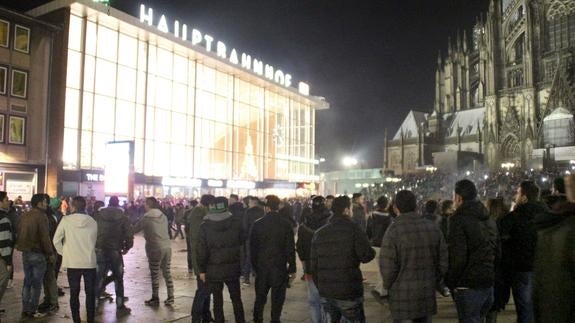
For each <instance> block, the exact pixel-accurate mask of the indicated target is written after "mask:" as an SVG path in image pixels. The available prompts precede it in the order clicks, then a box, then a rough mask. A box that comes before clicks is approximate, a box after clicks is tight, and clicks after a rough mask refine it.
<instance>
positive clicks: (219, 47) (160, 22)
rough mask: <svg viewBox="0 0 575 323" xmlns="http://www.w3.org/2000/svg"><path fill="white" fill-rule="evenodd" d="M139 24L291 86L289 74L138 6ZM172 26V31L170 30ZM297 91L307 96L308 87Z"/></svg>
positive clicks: (271, 79)
mask: <svg viewBox="0 0 575 323" xmlns="http://www.w3.org/2000/svg"><path fill="white" fill-rule="evenodd" d="M140 22H142V23H145V24H148V26H154V27H156V28H157V29H158V30H160V31H161V32H164V33H172V34H173V35H174V36H175V37H177V38H180V39H182V40H184V41H190V42H191V43H192V45H196V46H202V47H203V48H204V49H205V50H206V51H207V52H211V53H215V54H216V56H217V57H219V58H221V59H224V60H227V61H229V62H230V63H232V64H234V65H238V66H241V67H242V68H243V69H245V70H248V71H250V72H253V73H255V74H257V75H259V76H262V77H264V78H266V79H268V80H270V81H272V82H275V83H277V84H279V85H282V86H285V87H291V86H292V76H291V74H288V73H285V72H283V71H282V70H280V69H276V68H274V67H273V66H272V65H269V64H264V62H263V61H262V60H260V59H257V58H255V57H254V58H252V56H251V55H249V54H246V53H243V52H242V53H241V54H240V53H239V52H238V51H237V50H236V49H235V48H230V47H228V46H226V44H225V43H224V42H222V41H219V40H216V39H214V37H212V36H210V35H208V34H206V33H202V32H201V31H199V30H198V29H195V28H192V29H191V30H190V29H188V25H186V24H184V23H180V22H179V21H178V20H174V22H173V23H171V24H170V23H168V20H167V19H166V16H165V15H163V14H162V15H160V16H159V17H158V18H157V19H155V17H154V10H153V9H152V8H146V6H145V5H143V4H142V5H140ZM170 26H172V29H170ZM298 91H299V93H300V94H303V95H309V85H308V84H306V83H304V82H299V84H298Z"/></svg>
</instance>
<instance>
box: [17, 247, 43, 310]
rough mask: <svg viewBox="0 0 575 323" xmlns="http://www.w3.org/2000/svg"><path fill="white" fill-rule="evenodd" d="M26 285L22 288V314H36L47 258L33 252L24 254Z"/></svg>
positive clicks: (23, 263)
mask: <svg viewBox="0 0 575 323" xmlns="http://www.w3.org/2000/svg"><path fill="white" fill-rule="evenodd" d="M22 265H23V267H24V285H23V286H22V312H25V313H34V312H36V311H37V310H38V302H39V301H40V292H41V291H42V281H43V280H44V273H45V272H46V257H45V256H44V254H42V253H39V252H33V251H24V252H22Z"/></svg>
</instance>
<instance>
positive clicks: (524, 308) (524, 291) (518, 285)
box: [511, 272, 535, 323]
mask: <svg viewBox="0 0 575 323" xmlns="http://www.w3.org/2000/svg"><path fill="white" fill-rule="evenodd" d="M511 290H512V291H513V300H514V301H515V309H516V311H517V322H518V323H533V320H534V316H535V315H534V312H533V273H532V272H521V273H520V272H516V273H513V274H511Z"/></svg>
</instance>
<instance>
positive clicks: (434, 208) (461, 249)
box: [0, 172, 575, 323]
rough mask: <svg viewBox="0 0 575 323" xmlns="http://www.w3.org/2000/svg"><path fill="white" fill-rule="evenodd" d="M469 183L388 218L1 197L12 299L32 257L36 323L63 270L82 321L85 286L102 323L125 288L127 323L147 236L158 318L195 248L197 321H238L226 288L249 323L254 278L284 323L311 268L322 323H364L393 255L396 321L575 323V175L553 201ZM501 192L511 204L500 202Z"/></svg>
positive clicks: (253, 206) (295, 205) (392, 200)
mask: <svg viewBox="0 0 575 323" xmlns="http://www.w3.org/2000/svg"><path fill="white" fill-rule="evenodd" d="M466 175H467V177H468V178H466V179H456V180H455V181H453V186H452V187H451V188H450V189H448V188H447V187H446V184H445V183H446V182H447V183H449V182H452V181H451V179H450V180H448V179H447V177H445V176H444V175H441V174H437V173H436V174H435V175H433V176H431V177H430V178H423V179H422V178H418V177H417V176H411V177H409V178H407V177H406V178H405V179H404V181H405V182H404V184H403V186H402V187H401V189H398V190H395V191H394V192H393V194H392V195H388V196H386V195H387V194H382V195H381V196H380V197H379V198H378V199H377V203H376V204H375V205H371V203H369V202H366V200H365V196H364V195H363V194H361V193H356V194H353V196H352V197H351V198H350V197H348V196H338V197H334V196H326V197H323V196H312V197H311V198H310V199H307V200H297V199H293V200H281V199H279V198H278V197H277V196H274V195H268V196H266V197H265V198H258V197H255V196H248V197H245V198H244V199H240V198H239V197H238V196H237V195H234V194H232V195H231V196H229V198H228V197H223V196H218V197H215V196H212V195H209V194H206V195H203V196H202V197H201V198H200V199H199V201H196V200H188V201H186V200H174V199H164V200H158V199H156V198H154V197H148V198H146V199H145V200H142V201H136V202H131V203H130V204H124V205H120V200H119V199H118V197H116V196H112V197H110V199H109V201H108V205H107V206H105V205H104V203H103V202H100V201H93V200H90V199H85V198H84V197H81V196H77V197H74V198H72V199H64V198H62V199H58V198H50V197H49V196H48V195H46V194H35V195H34V196H32V199H31V201H30V206H29V207H21V208H17V207H16V206H17V205H18V204H20V201H18V199H16V201H15V202H17V203H13V202H11V201H10V199H9V197H8V196H7V194H6V192H0V256H1V260H0V301H1V300H2V296H3V294H4V292H5V290H6V288H8V287H10V285H11V278H12V274H13V270H12V269H13V266H12V259H13V250H14V249H17V250H19V251H20V252H22V263H23V271H24V277H25V278H24V283H23V287H22V317H23V318H25V319H32V318H39V317H43V316H45V315H47V314H50V313H52V312H55V311H58V310H59V305H58V297H59V296H62V294H63V292H62V291H61V290H59V288H58V286H57V276H58V274H59V272H60V269H61V268H66V274H67V278H68V282H69V286H70V291H69V293H70V295H69V296H70V308H71V312H72V318H73V320H74V322H80V321H81V318H80V302H79V294H80V291H81V281H82V280H84V289H85V294H86V302H85V306H86V313H87V321H88V322H94V316H95V312H96V308H97V304H98V303H99V301H102V300H105V299H112V294H109V293H108V292H107V291H106V286H107V285H108V284H110V283H112V282H113V283H114V287H115V293H114V296H115V303H116V314H117V316H118V317H120V316H126V315H130V313H131V309H130V308H128V307H127V306H126V304H125V301H126V297H125V296H124V280H123V278H124V261H123V255H125V254H126V253H127V252H128V251H129V250H130V249H131V248H132V247H133V244H134V234H135V233H137V232H140V231H142V232H143V237H144V239H145V252H146V256H147V259H148V264H149V270H150V278H151V279H150V280H151V287H152V288H151V298H150V299H148V300H146V301H145V304H146V305H148V306H153V307H155V306H159V305H160V303H161V300H160V297H159V295H160V293H159V286H160V279H161V278H163V279H164V281H165V286H166V289H167V298H166V299H165V300H163V304H164V305H165V306H172V305H173V304H174V297H175V295H174V283H173V280H172V276H171V271H170V267H171V258H172V244H171V240H172V239H176V238H177V237H178V236H179V237H180V238H182V239H184V238H185V239H186V245H187V264H188V271H189V273H190V274H191V275H193V277H195V278H196V281H197V289H196V292H195V297H194V300H193V304H191V320H192V322H194V323H196V322H198V323H199V322H224V321H225V317H224V311H223V288H224V286H226V287H227V289H228V292H229V294H230V299H231V301H232V305H233V313H234V319H235V321H236V322H245V321H246V314H245V311H244V304H243V302H242V295H241V284H244V285H246V286H250V285H251V283H252V279H253V278H255V281H254V291H255V303H254V306H253V321H254V322H256V323H259V322H263V321H264V317H263V316H264V308H265V305H266V302H267V298H268V294H269V293H270V292H271V322H280V321H281V312H282V308H283V304H284V302H285V299H286V292H287V289H288V288H289V287H290V285H291V284H292V282H293V279H295V278H296V256H297V257H298V258H299V260H300V261H301V263H302V265H303V274H302V275H301V276H300V279H302V280H303V281H305V283H306V286H307V291H308V303H309V308H310V318H311V321H312V322H314V323H318V322H365V320H366V319H365V313H364V308H363V302H364V298H363V297H364V278H363V275H362V272H361V270H360V264H362V263H368V262H370V261H372V260H374V259H375V257H376V255H377V252H376V251H377V250H378V249H379V258H378V260H377V261H378V263H379V269H380V274H381V275H380V280H379V283H378V284H377V285H376V286H375V287H374V288H373V290H372V291H371V293H372V294H373V295H374V297H376V299H377V300H378V301H379V302H381V303H388V304H389V308H390V311H391V316H392V318H393V320H394V322H404V321H412V322H431V320H432V317H433V315H435V314H436V313H437V302H436V299H437V297H439V296H443V297H448V296H451V297H452V298H453V301H454V303H455V305H456V309H457V314H458V317H459V320H460V322H483V321H484V320H487V321H488V322H496V320H497V314H498V313H499V312H501V311H502V310H503V309H505V306H506V305H507V304H508V303H509V300H510V297H511V296H512V297H513V300H514V304H515V310H516V312H517V321H518V322H550V323H551V322H553V323H555V322H572V320H573V317H575V316H574V315H575V302H573V301H572V300H573V299H575V271H574V268H575V254H574V253H573V250H575V175H569V176H567V177H566V179H567V180H566V181H565V180H564V178H563V177H561V176H557V177H556V178H555V179H554V180H552V179H551V177H550V176H552V174H545V175H544V176H547V177H548V178H550V180H549V182H550V183H551V184H552V189H551V190H550V191H544V192H542V191H541V190H540V188H539V186H538V184H537V182H536V181H534V179H535V177H537V179H539V180H540V179H541V177H540V176H541V175H540V174H537V175H536V176H535V175H533V174H532V173H531V175H529V172H528V173H523V175H521V173H507V174H505V178H503V179H501V178H502V177H503V176H493V178H494V180H492V181H491V182H490V181H488V178H489V176H484V177H482V178H483V180H482V181H481V182H480V183H477V184H476V183H474V181H472V180H470V179H469V177H470V176H469V175H470V174H466ZM521 176H523V179H520V178H521ZM502 181H505V183H506V184H504V185H503V186H504V187H505V190H501V187H502V184H501V182H502ZM430 183H442V184H441V185H442V187H443V190H444V191H445V190H450V191H451V198H450V199H447V198H442V199H439V198H436V197H435V195H433V194H432V193H431V192H432V191H430V189H431V187H433V185H432V184H430ZM494 183H495V184H494ZM566 184H567V185H566ZM405 185H408V186H407V187H406V186H405ZM493 187H498V189H500V191H501V193H500V194H497V193H495V194H491V193H486V192H491V190H492V189H493ZM511 191H514V194H513V197H512V198H509V195H510V194H511V193H510V192H511ZM182 227H183V230H182ZM42 290H43V294H44V299H43V301H42V303H40V296H41V294H42ZM438 295H439V296H438ZM382 320H383V319H382Z"/></svg>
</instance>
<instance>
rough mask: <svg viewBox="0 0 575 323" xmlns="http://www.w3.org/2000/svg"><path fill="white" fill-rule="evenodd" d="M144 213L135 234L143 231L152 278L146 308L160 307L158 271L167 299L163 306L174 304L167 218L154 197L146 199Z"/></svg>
mask: <svg viewBox="0 0 575 323" xmlns="http://www.w3.org/2000/svg"><path fill="white" fill-rule="evenodd" d="M145 208H146V213H145V214H144V217H143V218H142V220H141V221H140V222H138V223H137V224H136V227H135V229H134V231H135V232H139V231H140V230H143V231H144V239H146V256H148V264H149V266H150V276H151V277H152V298H151V299H149V300H147V301H145V304H146V305H148V306H158V305H160V297H159V290H160V270H161V272H162V275H163V276H164V280H165V281H166V289H167V290H168V297H167V298H166V300H165V301H164V304H165V305H168V306H171V305H173V304H174V282H173V281H172V274H171V272H170V263H171V262H172V244H171V239H170V235H169V234H168V218H167V217H166V216H165V215H164V213H162V211H161V210H160V203H159V202H158V200H156V198H155V197H148V198H146V203H145Z"/></svg>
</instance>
